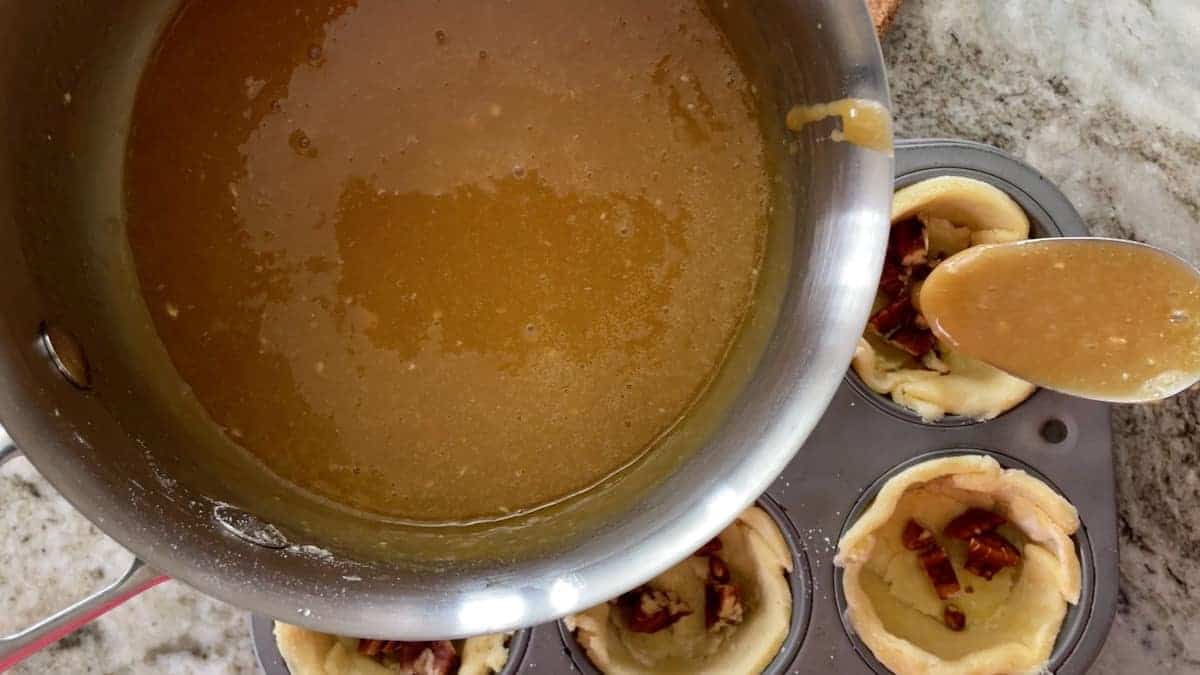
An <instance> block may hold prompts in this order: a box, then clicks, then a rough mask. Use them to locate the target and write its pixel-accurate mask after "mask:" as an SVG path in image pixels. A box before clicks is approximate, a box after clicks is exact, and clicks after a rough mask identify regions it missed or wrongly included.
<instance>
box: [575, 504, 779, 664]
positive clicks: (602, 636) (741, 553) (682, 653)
mask: <svg viewBox="0 0 1200 675" xmlns="http://www.w3.org/2000/svg"><path fill="white" fill-rule="evenodd" d="M719 538H720V540H721V550H720V552H719V555H720V556H721V558H722V559H723V560H724V561H725V562H726V563H727V564H728V566H729V568H730V571H731V572H732V576H733V581H734V583H735V584H736V585H737V586H738V587H739V589H740V590H741V593H742V600H743V603H744V606H745V613H744V618H743V620H742V622H741V623H739V624H736V625H733V626H726V627H724V628H722V629H720V630H708V629H706V628H705V618H704V603H705V588H704V584H705V580H706V579H707V575H708V563H707V561H706V560H705V559H704V558H701V557H697V556H692V557H690V558H688V559H687V560H685V561H683V562H682V563H680V564H678V565H676V566H675V567H673V568H671V569H669V570H667V571H666V572H664V573H663V574H661V575H659V576H657V577H655V578H654V579H653V580H651V581H650V582H649V583H648V584H647V586H649V587H651V588H654V589H659V590H663V591H672V592H674V593H675V594H677V595H678V596H679V597H680V598H682V599H683V600H684V601H685V602H686V603H687V604H688V605H689V607H690V608H691V609H692V610H693V611H692V614H690V615H688V616H685V617H683V618H682V619H680V620H678V621H677V622H676V623H674V624H673V625H671V626H670V627H668V628H665V629H663V630H660V631H658V632H656V633H634V632H632V631H630V630H629V629H628V627H627V626H625V625H624V621H623V620H622V618H621V614H620V613H619V612H617V611H614V610H613V607H612V606H611V605H609V604H608V603H605V604H601V605H597V606H596V607H592V608H591V609H588V610H586V611H584V612H581V613H579V614H575V615H572V616H569V617H567V618H566V620H565V621H566V624H567V627H568V628H569V629H571V630H573V631H575V637H576V639H577V640H578V641H579V643H580V644H581V645H582V646H583V648H584V650H585V651H586V652H587V655H588V658H590V659H591V661H592V663H593V664H594V665H595V666H596V668H597V669H599V670H600V671H601V672H603V673H607V674H608V675H672V674H679V675H683V674H685V673H686V674H688V675H757V673H760V672H762V670H763V669H764V668H766V667H767V665H768V664H770V662H771V660H772V659H774V658H775V655H776V654H777V653H778V652H779V648H780V647H781V646H782V645H783V642H784V639H785V638H786V637H787V633H788V628H789V627H790V625H791V616H792V592H791V587H790V585H789V583H788V580H787V577H786V576H785V575H786V574H787V573H788V572H790V571H791V569H792V557H791V554H790V553H789V550H788V545H787V542H786V541H785V540H784V538H783V535H782V534H781V533H780V532H779V528H778V527H777V526H776V525H775V521H774V520H773V519H772V518H771V516H770V515H768V514H767V513H766V512H765V511H763V510H762V509H760V508H757V507H753V508H750V509H748V510H747V511H746V512H745V513H743V514H742V515H741V516H739V517H738V519H737V520H736V521H734V523H733V524H732V525H730V526H729V527H728V528H726V529H725V531H724V532H722V533H721V534H720V535H719Z"/></svg>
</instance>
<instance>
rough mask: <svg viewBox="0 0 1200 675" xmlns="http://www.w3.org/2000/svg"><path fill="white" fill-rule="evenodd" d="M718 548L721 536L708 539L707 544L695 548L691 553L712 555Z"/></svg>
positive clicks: (719, 548)
mask: <svg viewBox="0 0 1200 675" xmlns="http://www.w3.org/2000/svg"><path fill="white" fill-rule="evenodd" d="M720 550H721V538H720V537H713V538H712V539H709V540H708V543H707V544H705V545H703V546H701V547H700V548H698V549H696V552H695V553H693V554H692V555H696V556H706V555H712V554H714V553H716V552H717V551H720Z"/></svg>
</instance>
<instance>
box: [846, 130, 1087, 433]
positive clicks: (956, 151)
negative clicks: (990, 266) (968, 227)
mask: <svg viewBox="0 0 1200 675" xmlns="http://www.w3.org/2000/svg"><path fill="white" fill-rule="evenodd" d="M989 150H990V149H989ZM924 154H925V156H924V157H922V158H921V160H923V161H913V160H911V159H910V158H911V157H912V155H911V153H908V154H907V156H906V155H905V153H897V157H896V182H895V190H901V189H903V188H906V187H908V186H910V185H914V184H916V183H919V182H921V181H924V180H928V179H930V178H939V177H942V176H959V177H962V178H973V179H975V180H978V181H982V182H984V183H987V184H989V185H991V186H993V187H996V188H998V189H999V190H1001V191H1002V192H1004V193H1005V194H1007V195H1008V196H1009V197H1011V198H1012V200H1013V201H1015V202H1016V203H1017V205H1018V206H1020V207H1021V209H1022V210H1023V211H1024V212H1025V215H1026V216H1028V217H1029V238H1030V239H1042V238H1046V237H1074V236H1084V235H1086V234H1087V232H1086V230H1085V229H1084V226H1083V221H1082V220H1081V219H1080V217H1079V214H1078V213H1076V212H1075V209H1074V207H1072V206H1071V204H1070V202H1068V201H1067V199H1066V197H1064V196H1063V195H1062V193H1060V192H1058V191H1057V190H1056V189H1053V187H1052V186H1050V184H1049V183H1048V182H1047V181H1046V179H1045V178H1044V177H1042V176H1041V174H1038V173H1037V172H1036V171H1034V170H1033V169H1031V168H1029V167H1028V166H1026V165H1024V164H1020V163H1018V162H1016V160H1013V159H1012V158H1009V157H1006V156H1003V155H999V154H996V153H994V152H987V153H981V152H978V151H977V150H976V149H975V148H973V147H971V145H970V144H961V145H956V146H952V147H949V148H944V147H943V148H942V152H939V153H933V152H926V153H924ZM906 160H907V161H906ZM933 160H942V161H945V162H947V163H946V165H944V166H926V164H928V163H929V162H930V161H933ZM906 165H911V166H906ZM905 169H908V170H905ZM1014 181H1018V182H1014ZM1031 182H1032V183H1034V184H1035V185H1037V186H1039V187H1050V193H1049V194H1047V195H1045V196H1044V197H1043V198H1044V199H1046V200H1047V202H1048V203H1043V202H1041V201H1038V200H1037V199H1035V198H1034V197H1033V196H1031V195H1030V193H1029V192H1028V191H1027V190H1026V189H1023V188H1025V187H1028V186H1029V184H1030V183H1031ZM846 381H847V383H848V384H849V385H850V387H851V388H853V389H854V391H856V392H857V393H858V394H859V395H860V396H861V397H862V398H863V399H865V400H866V401H867V402H868V403H870V404H871V405H873V406H875V407H876V408H878V409H879V410H882V411H883V412H885V413H887V414H889V415H892V416H893V417H895V418H897V419H900V420H904V421H905V422H911V423H913V424H921V425H925V426H931V427H963V426H970V425H972V424H984V423H987V422H990V421H992V420H979V419H975V418H972V417H965V416H962V415H946V416H945V417H943V418H941V419H938V420H925V419H922V418H921V416H920V415H918V414H917V413H915V412H913V411H912V410H909V409H908V408H906V407H904V406H902V405H900V404H899V403H896V402H895V401H894V400H892V397H891V396H890V395H888V394H880V393H879V392H876V391H875V390H873V389H871V388H870V387H868V386H867V384H866V383H865V382H863V380H862V378H861V377H859V375H858V373H857V372H855V370H854V368H853V367H851V368H848V369H847V370H846ZM1041 391H1042V390H1041V389H1040V388H1039V389H1037V390H1035V391H1034V392H1033V394H1031V395H1030V396H1029V398H1026V399H1025V400H1024V401H1021V402H1020V403H1018V404H1017V405H1015V406H1013V407H1012V408H1009V409H1008V410H1006V411H1004V412H1003V413H1001V414H1000V415H998V416H997V417H996V418H993V419H997V418H999V417H1003V416H1004V415H1007V414H1008V413H1010V412H1012V411H1013V410H1015V409H1017V408H1019V407H1021V406H1023V405H1025V404H1026V403H1028V402H1029V401H1030V400H1031V399H1033V398H1034V397H1036V396H1038V394H1040V393H1041Z"/></svg>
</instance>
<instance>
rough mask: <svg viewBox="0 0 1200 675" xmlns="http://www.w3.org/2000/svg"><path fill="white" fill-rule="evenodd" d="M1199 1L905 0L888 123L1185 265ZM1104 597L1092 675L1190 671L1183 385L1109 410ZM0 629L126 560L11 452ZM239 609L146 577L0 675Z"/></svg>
mask: <svg viewBox="0 0 1200 675" xmlns="http://www.w3.org/2000/svg"><path fill="white" fill-rule="evenodd" d="M1198 40H1200V4H1197V3H1194V2H1188V1H1186V0H1170V1H1168V0H1106V1H1105V2H1079V1H1075V2H1068V1H1065V0H1063V1H1057V2H1052V1H1049V0H1026V1H1024V2H1021V1H1018V0H987V1H986V2H965V3H964V2H957V1H955V0H907V3H906V5H905V7H904V9H903V10H902V11H901V12H900V15H899V17H898V19H897V22H896V24H895V25H894V27H893V30H892V33H891V34H890V35H889V36H888V38H887V39H886V40H885V42H884V55H885V58H886V59H887V63H888V66H889V68H890V69H891V84H892V92H893V97H894V103H895V109H896V115H897V131H898V133H899V134H901V135H903V136H908V137H916V136H951V137H957V138H966V139H972V140H978V141H984V142H988V143H993V144H995V145H998V146H1000V147H1002V148H1004V149H1006V150H1008V151H1009V152H1012V153H1014V154H1016V155H1017V156H1020V157H1022V158H1024V159H1026V160H1027V161H1029V162H1030V163H1031V164H1033V165H1034V166H1036V167H1038V168H1039V169H1041V170H1042V171H1043V172H1044V173H1045V174H1046V175H1047V176H1048V177H1050V178H1051V179H1052V180H1054V181H1056V182H1058V183H1059V185H1061V186H1062V188H1063V189H1064V190H1065V192H1066V193H1067V195H1068V196H1069V197H1070V198H1071V199H1072V200H1073V201H1074V202H1075V205H1076V206H1077V207H1078V209H1079V211H1080V213H1082V214H1083V216H1084V218H1085V220H1087V222H1088V223H1089V224H1090V226H1091V227H1092V230H1093V231H1094V232H1095V233H1097V234H1104V235H1110V236H1122V237H1132V238H1136V239H1139V240H1142V241H1147V242H1150V243H1153V244H1157V245H1159V246H1163V247H1165V248H1168V249H1170V250H1173V251H1176V252H1178V253H1181V254H1183V255H1184V256H1186V257H1188V258H1190V259H1191V260H1193V261H1200V178H1198V177H1197V175H1198V174H1200V68H1197V67H1196V66H1195V65H1194V63H1193V61H1194V55H1195V50H1194V46H1195V45H1196V44H1197V41H1198ZM1113 425H1114V431H1115V434H1116V439H1117V447H1116V452H1117V460H1116V461H1117V476H1118V481H1119V485H1118V487H1119V490H1120V511H1121V524H1122V537H1121V546H1122V549H1121V553H1122V560H1121V571H1122V592H1121V602H1120V608H1119V614H1118V616H1117V619H1116V623H1115V625H1114V627H1113V631H1112V635H1111V637H1110V640H1109V643H1108V645H1107V646H1106V647H1105V649H1104V651H1103V653H1102V654H1101V656H1100V659H1099V661H1098V662H1097V664H1096V667H1095V669H1094V670H1095V672H1101V673H1133V672H1143V673H1184V672H1197V671H1198V670H1200V622H1197V621H1196V620H1195V616H1196V615H1197V614H1198V613H1200V515H1198V513H1200V478H1198V476H1197V470H1198V467H1200V392H1198V391H1192V392H1190V393H1187V394H1184V395H1182V396H1180V397H1177V398H1176V399H1174V400H1171V401H1168V402H1166V403H1163V404H1160V405H1156V406H1148V407H1137V408H1121V409H1118V410H1117V411H1116V413H1115V415H1114V420H1113ZM0 523H2V524H3V528H4V529H3V532H4V537H3V538H0V556H2V559H3V560H4V564H3V565H2V566H0V599H2V602H3V603H4V607H5V609H6V611H5V612H3V613H0V633H7V632H9V630H11V629H12V628H15V627H16V626H18V625H22V624H24V623H26V622H28V621H29V620H30V619H32V618H34V617H37V616H42V615H45V614H46V613H48V612H50V611H52V610H54V609H56V608H59V607H61V606H63V605H65V604H67V603H68V602H70V601H71V600H73V599H75V598H78V597H80V596H82V595H84V594H85V593H86V592H88V591H89V590H91V589H93V588H96V587H97V586H98V585H100V584H102V583H103V582H104V581H105V580H109V579H113V578H115V577H116V576H117V575H118V574H119V573H120V572H121V571H122V570H123V568H124V566H125V565H126V564H127V562H128V560H129V554H128V553H126V552H124V551H123V550H121V548H120V547H119V546H117V545H116V544H114V543H113V542H111V541H110V540H108V539H107V538H106V537H104V536H103V535H101V534H100V533H99V532H98V531H97V530H96V529H95V528H94V527H92V526H91V525H90V524H89V523H87V521H85V520H84V519H83V518H82V517H81V516H79V515H78V514H77V513H75V512H74V511H73V510H72V509H71V508H70V507H69V506H67V505H66V503H65V502H64V501H63V500H62V499H61V498H60V497H58V496H57V495H56V494H55V492H54V490H53V488H51V487H50V486H49V485H48V484H47V483H46V482H45V481H43V480H42V479H41V478H40V477H39V476H38V475H37V474H36V472H35V471H33V469H32V468H30V466H29V465H28V464H27V463H26V462H25V461H24V460H16V461H14V462H12V463H10V464H9V465H8V466H6V467H4V468H3V469H2V470H0ZM256 669H257V666H256V665H255V662H254V657H253V654H252V652H251V650H250V644H249V639H248V634H247V629H246V624H245V615H244V613H243V612H240V611H238V610H236V609H233V608H231V607H229V606H227V605H224V604H223V603H219V602H217V601H214V600H211V599H208V598H206V597H204V596H202V595H200V594H198V593H195V592H193V591H191V590H190V589H187V588H186V587H184V586H182V585H181V584H178V583H169V584H164V585H162V586H159V587H158V588H155V589H153V590H151V591H149V592H147V593H146V594H144V595H143V596H141V597H139V598H135V599H134V600H133V601H131V602H129V603H128V604H126V605H125V606H123V607H120V608H118V609H117V610H115V611H114V612H112V613H110V614H109V615H107V616H105V617H103V618H102V619H101V620H99V621H97V622H96V623H94V624H93V625H91V626H89V627H88V628H86V629H84V630H83V631H81V632H79V633H77V634H76V635H74V636H72V637H70V638H68V639H66V640H64V641H62V642H60V643H59V644H58V645H55V646H54V647H53V648H51V649H49V650H47V651H45V652H43V653H41V654H38V655H37V656H35V657H34V658H32V659H31V660H30V661H27V662H26V663H25V664H23V665H22V666H20V667H18V668H17V669H16V670H15V671H14V672H17V673H22V674H35V673H37V674H40V673H253V672H256Z"/></svg>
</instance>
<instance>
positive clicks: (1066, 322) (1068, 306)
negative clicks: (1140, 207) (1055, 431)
mask: <svg viewBox="0 0 1200 675" xmlns="http://www.w3.org/2000/svg"><path fill="white" fill-rule="evenodd" d="M919 304H920V307H921V312H922V314H924V316H925V318H926V320H927V321H928V322H929V324H930V328H931V329H932V330H933V331H934V333H935V334H936V335H937V336H938V337H939V338H940V339H942V340H944V341H945V342H946V343H947V344H949V345H950V346H951V347H952V348H954V349H955V350H957V351H959V352H961V353H963V354H965V355H968V356H971V357H974V358H976V359H979V360H982V361H984V362H986V363H989V364H991V365H993V366H995V367H997V368H999V369H1001V370H1003V371H1005V372H1008V373H1010V374H1012V375H1014V376H1016V377H1019V378H1021V379H1023V380H1026V381H1028V382H1032V383H1034V384H1037V385H1039V386H1042V387H1046V388H1048V389H1054V390H1056V391H1060V392H1063V393H1066V394H1070V395H1072V396H1079V397H1082V398H1089V399H1094V400H1099V401H1110V402H1120V403H1138V402H1146V401H1155V400H1161V399H1164V398H1167V397H1169V396H1173V395H1175V394H1177V393H1179V392H1181V391H1183V390H1184V389H1187V388H1188V387H1190V386H1192V385H1193V384H1195V383H1196V382H1197V381H1200V270H1198V269H1197V268H1196V267H1195V266H1193V265H1191V264H1190V263H1188V262H1187V261H1185V260H1183V259H1182V258H1180V257H1178V256H1176V255H1174V254H1171V253H1168V252H1166V251H1163V250H1161V249H1158V248H1155V247H1153V246H1148V245H1146V244H1141V243H1137V242H1131V241H1125V240H1121V239H1102V238H1089V237H1075V238H1054V239H1033V240H1028V241H1021V242H1015V243H1011V244H997V245H991V246H976V247H972V248H969V249H967V250H965V251H963V252H961V253H958V254H957V255H954V256H952V257H950V258H949V259H947V260H946V261H944V262H942V263H941V264H940V265H938V266H937V267H936V268H935V269H934V271H933V273H932V274H930V275H929V277H928V278H927V279H926V280H925V283H924V285H923V286H922V288H921V291H920V297H919Z"/></svg>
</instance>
